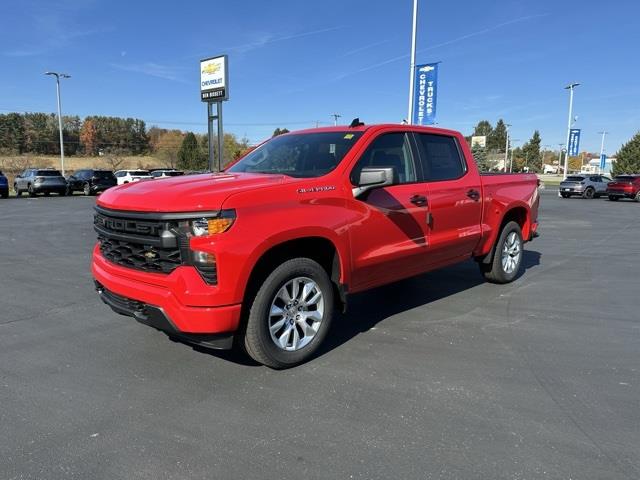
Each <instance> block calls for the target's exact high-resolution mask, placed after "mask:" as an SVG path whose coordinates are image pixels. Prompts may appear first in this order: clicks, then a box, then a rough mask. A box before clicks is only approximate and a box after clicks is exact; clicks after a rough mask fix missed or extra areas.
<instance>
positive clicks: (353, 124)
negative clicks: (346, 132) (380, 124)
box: [349, 117, 364, 128]
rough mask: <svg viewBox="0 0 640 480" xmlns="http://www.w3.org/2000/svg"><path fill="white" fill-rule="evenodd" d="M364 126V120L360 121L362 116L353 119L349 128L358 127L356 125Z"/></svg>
mask: <svg viewBox="0 0 640 480" xmlns="http://www.w3.org/2000/svg"><path fill="white" fill-rule="evenodd" d="M362 126H364V122H361V121H360V118H358V117H356V118H354V119H353V120H352V121H351V125H349V128H356V127H362Z"/></svg>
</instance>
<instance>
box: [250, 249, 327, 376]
mask: <svg viewBox="0 0 640 480" xmlns="http://www.w3.org/2000/svg"><path fill="white" fill-rule="evenodd" d="M300 277H304V278H307V279H311V280H312V281H313V282H315V284H316V286H317V287H318V289H319V291H320V292H321V294H322V298H323V302H324V303H323V307H324V308H323V314H322V319H321V321H320V325H319V327H318V329H317V331H316V333H315V335H314V336H313V337H312V339H311V340H310V341H309V343H308V344H307V345H305V346H303V347H302V348H300V349H298V350H292V351H287V350H284V349H283V348H281V347H279V346H277V345H276V343H275V341H274V340H273V339H272V338H271V333H270V332H269V319H270V318H271V317H270V315H269V313H270V311H271V305H272V302H274V299H275V298H276V296H277V295H278V292H280V291H281V289H282V288H283V287H284V286H285V285H287V283H288V282H290V281H291V280H293V279H296V278H300ZM249 302H250V304H249V305H248V307H250V310H249V315H248V319H247V325H246V329H245V332H244V348H245V350H246V352H247V353H248V354H249V356H250V357H251V358H253V359H254V360H255V361H257V362H259V363H262V364H263V365H266V366H268V367H271V368H276V369H282V368H289V367H293V366H295V365H298V364H300V363H303V362H305V361H307V360H308V359H310V358H311V357H312V356H313V355H314V354H315V353H316V351H317V350H318V347H319V346H320V345H321V344H322V342H323V340H324V338H325V337H326V335H327V332H328V331H329V327H330V325H331V319H332V317H333V310H334V297H333V284H332V283H331V280H330V278H329V275H328V274H327V272H326V271H325V270H324V268H322V267H321V266H320V264H318V263H317V262H316V261H314V260H311V259H309V258H293V259H291V260H287V261H286V262H284V263H282V264H281V265H280V266H279V267H277V268H276V269H275V270H274V271H273V272H272V273H271V274H270V275H269V276H268V277H267V278H266V279H265V280H264V282H263V283H262V286H261V287H260V288H259V290H258V293H257V294H256V295H255V297H254V298H252V299H250V300H249ZM293 328H294V329H296V330H298V331H300V329H299V327H298V326H297V324H295V323H294V326H293ZM287 338H289V337H287Z"/></svg>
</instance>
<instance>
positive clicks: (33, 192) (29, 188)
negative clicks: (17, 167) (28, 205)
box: [27, 185, 36, 197]
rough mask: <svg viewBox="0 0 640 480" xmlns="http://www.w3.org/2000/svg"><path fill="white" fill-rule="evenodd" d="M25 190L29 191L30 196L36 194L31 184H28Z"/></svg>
mask: <svg viewBox="0 0 640 480" xmlns="http://www.w3.org/2000/svg"><path fill="white" fill-rule="evenodd" d="M27 192H29V196H30V197H35V196H36V191H35V190H34V189H33V185H29V187H28V188H27Z"/></svg>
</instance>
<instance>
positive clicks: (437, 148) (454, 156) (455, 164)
mask: <svg viewBox="0 0 640 480" xmlns="http://www.w3.org/2000/svg"><path fill="white" fill-rule="evenodd" d="M416 137H417V141H418V143H419V144H420V147H422V148H421V151H422V156H423V157H424V158H423V161H422V168H423V170H424V176H425V180H426V181H440V180H455V179H456V178H460V177H462V176H463V175H464V174H465V172H466V165H465V164H464V162H463V160H462V156H461V155H460V149H459V148H458V143H457V142H456V139H455V138H453V137H448V136H446V135H433V134H429V133H418V134H416Z"/></svg>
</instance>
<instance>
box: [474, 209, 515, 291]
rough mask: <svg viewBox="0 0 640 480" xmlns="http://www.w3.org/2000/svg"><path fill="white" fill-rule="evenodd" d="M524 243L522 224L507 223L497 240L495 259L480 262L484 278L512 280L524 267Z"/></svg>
mask: <svg viewBox="0 0 640 480" xmlns="http://www.w3.org/2000/svg"><path fill="white" fill-rule="evenodd" d="M523 244H524V242H523V241H522V231H521V230H520V225H518V224H517V223H516V222H509V223H507V224H506V225H505V226H504V228H503V229H502V232H500V236H499V237H498V241H497V242H496V247H495V251H494V253H493V261H492V262H491V263H490V264H488V265H486V264H482V263H481V264H480V268H481V270H482V273H483V274H484V278H486V279H487V281H489V282H491V283H509V282H512V281H513V280H514V279H515V278H516V276H517V275H518V272H519V271H520V268H521V267H522V254H523Z"/></svg>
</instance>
